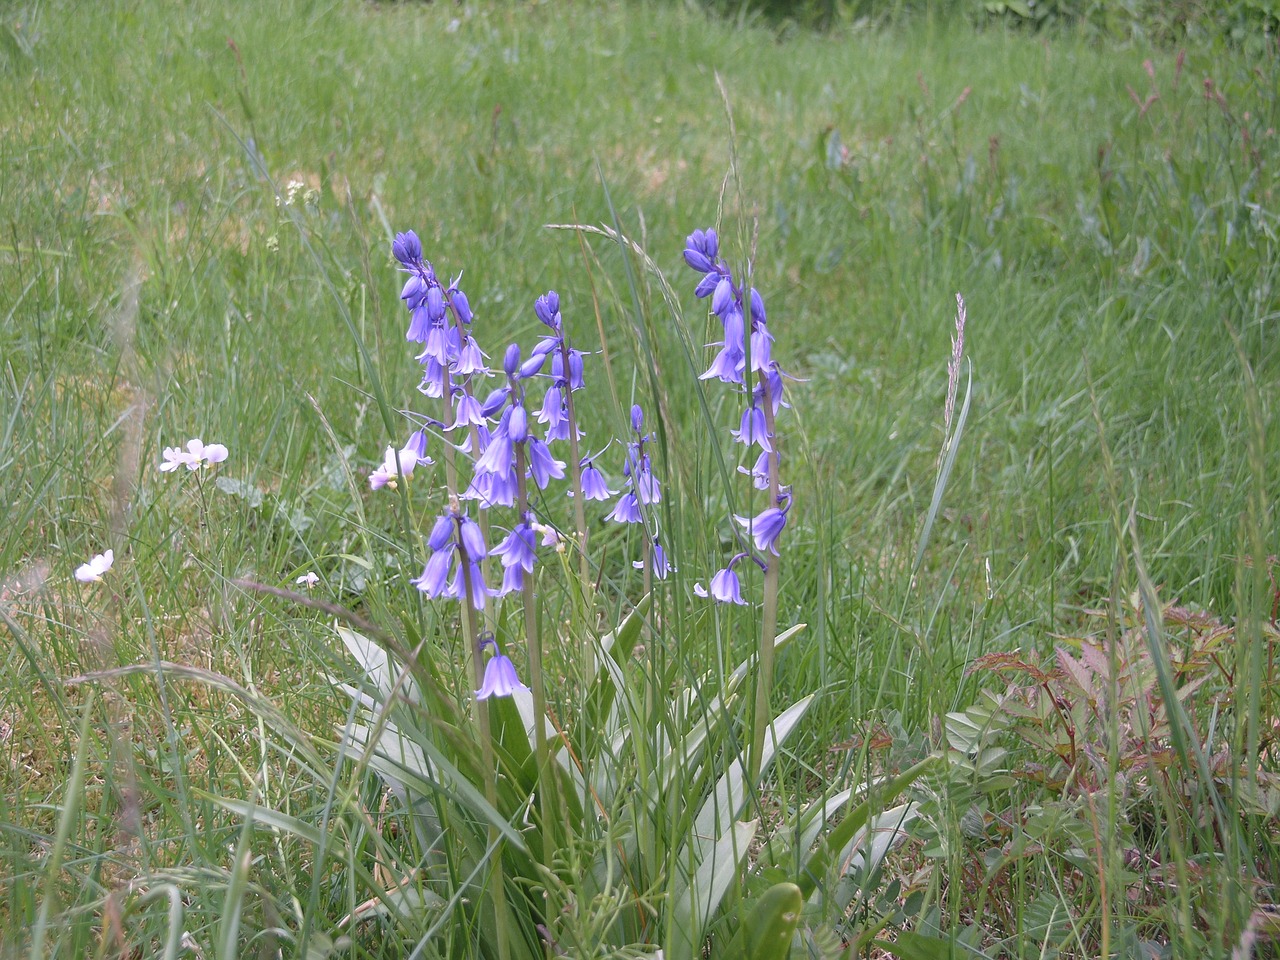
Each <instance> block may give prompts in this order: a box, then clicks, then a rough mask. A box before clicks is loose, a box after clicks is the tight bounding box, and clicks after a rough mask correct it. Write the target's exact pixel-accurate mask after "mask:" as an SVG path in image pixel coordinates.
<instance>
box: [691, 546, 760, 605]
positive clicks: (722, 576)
mask: <svg viewBox="0 0 1280 960" xmlns="http://www.w3.org/2000/svg"><path fill="white" fill-rule="evenodd" d="M735 559H737V558H735ZM733 563H734V561H733V560H730V561H729V566H727V567H725V568H724V569H723V570H718V571H716V575H715V576H714V577H712V578H711V590H710V592H708V591H707V588H706V587H704V586H703V585H702V584H700V583H695V584H694V585H693V592H694V593H696V594H697V595H698V596H700V597H708V596H709V597H710V598H711V599H712V600H715V601H716V602H717V603H736V604H738V605H739V606H743V607H745V606H746V605H747V601H746V600H744V599H742V584H741V583H740V582H739V581H738V575H737V574H736V573H734V572H733Z"/></svg>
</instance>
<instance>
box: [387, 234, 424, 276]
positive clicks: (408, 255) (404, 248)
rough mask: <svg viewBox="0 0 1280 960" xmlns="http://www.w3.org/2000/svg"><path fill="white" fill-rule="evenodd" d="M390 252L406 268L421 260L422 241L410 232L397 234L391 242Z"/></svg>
mask: <svg viewBox="0 0 1280 960" xmlns="http://www.w3.org/2000/svg"><path fill="white" fill-rule="evenodd" d="M391 252H392V253H393V254H394V255H395V258H396V259H397V260H399V261H400V262H401V263H403V264H404V265H405V266H406V267H407V266H410V265H411V264H414V263H417V262H418V261H419V260H421V259H422V241H420V240H419V239H418V235H417V234H416V233H414V232H413V231H412V230H410V231H408V232H407V233H397V234H396V238H395V239H394V240H393V241H391Z"/></svg>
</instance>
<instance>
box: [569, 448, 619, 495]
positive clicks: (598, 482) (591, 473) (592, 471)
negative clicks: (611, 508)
mask: <svg viewBox="0 0 1280 960" xmlns="http://www.w3.org/2000/svg"><path fill="white" fill-rule="evenodd" d="M596 456H598V454H597V455H596ZM578 466H580V467H581V468H582V496H583V498H584V499H586V500H608V499H609V498H610V497H612V496H613V495H614V494H616V493H617V492H618V491H616V490H610V489H609V485H608V484H607V483H606V482H605V479H604V474H603V473H601V472H600V468H599V467H597V466H596V465H595V457H594V456H593V457H583V458H582V459H581V460H579V461H578Z"/></svg>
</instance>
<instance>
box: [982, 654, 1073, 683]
mask: <svg viewBox="0 0 1280 960" xmlns="http://www.w3.org/2000/svg"><path fill="white" fill-rule="evenodd" d="M978 670H992V671H995V672H997V673H1003V672H1006V671H1010V670H1012V671H1017V672H1019V673H1025V674H1027V676H1029V677H1031V679H1032V680H1034V681H1035V682H1036V683H1048V682H1049V681H1050V680H1052V679H1053V675H1052V674H1049V673H1045V672H1044V671H1043V670H1041V669H1040V668H1039V667H1038V666H1036V665H1035V664H1034V663H1030V662H1028V661H1026V660H1024V659H1022V654H1021V651H1017V650H1012V651H1008V652H1005V653H988V654H986V655H985V656H981V657H978V659H976V660H974V661H973V663H972V664H970V666H969V669H968V670H967V671H966V673H969V674H972V673H976V672H977V671H978Z"/></svg>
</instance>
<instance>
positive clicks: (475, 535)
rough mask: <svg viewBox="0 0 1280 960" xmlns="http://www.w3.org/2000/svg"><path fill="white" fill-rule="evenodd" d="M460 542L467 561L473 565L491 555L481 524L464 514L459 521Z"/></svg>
mask: <svg viewBox="0 0 1280 960" xmlns="http://www.w3.org/2000/svg"><path fill="white" fill-rule="evenodd" d="M458 542H459V544H461V546H462V549H463V551H464V552H465V553H466V555H467V559H468V560H470V561H472V562H473V563H474V562H475V561H477V560H483V559H484V558H485V557H487V556H488V555H489V551H488V548H486V547H485V545H484V534H483V533H482V532H481V530H480V524H478V523H476V522H475V521H474V520H472V519H471V518H470V517H468V516H467V515H466V514H463V515H462V519H461V520H459V521H458Z"/></svg>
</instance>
